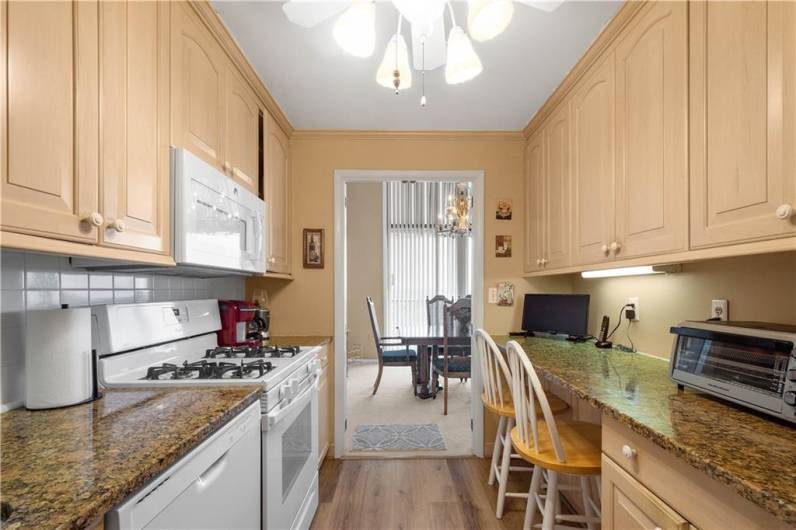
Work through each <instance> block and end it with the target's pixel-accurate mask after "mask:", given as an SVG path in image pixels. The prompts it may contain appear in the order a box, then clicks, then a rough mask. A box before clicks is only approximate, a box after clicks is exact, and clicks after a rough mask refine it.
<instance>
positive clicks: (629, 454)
mask: <svg viewBox="0 0 796 530" xmlns="http://www.w3.org/2000/svg"><path fill="white" fill-rule="evenodd" d="M637 454H638V452H637V451H636V450H635V449H633V448H632V447H630V446H629V445H627V444H625V445H623V446H622V455H623V456H624V457H625V458H627V459H628V460H633V459H634V458H636V455H637Z"/></svg>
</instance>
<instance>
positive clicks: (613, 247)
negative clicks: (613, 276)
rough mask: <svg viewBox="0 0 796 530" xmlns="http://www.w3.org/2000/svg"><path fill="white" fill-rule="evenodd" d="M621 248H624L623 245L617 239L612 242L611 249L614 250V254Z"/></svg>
mask: <svg viewBox="0 0 796 530" xmlns="http://www.w3.org/2000/svg"><path fill="white" fill-rule="evenodd" d="M620 250H622V245H621V244H620V243H618V242H616V241H614V242H613V243H611V251H612V252H613V253H614V254H618V253H619V251H620Z"/></svg>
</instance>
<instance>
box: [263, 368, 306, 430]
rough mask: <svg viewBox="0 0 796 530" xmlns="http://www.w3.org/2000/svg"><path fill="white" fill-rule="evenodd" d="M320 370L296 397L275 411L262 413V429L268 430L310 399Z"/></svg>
mask: <svg viewBox="0 0 796 530" xmlns="http://www.w3.org/2000/svg"><path fill="white" fill-rule="evenodd" d="M319 375H320V372H319V371H316V372H315V373H314V374H312V375H311V376H310V377H312V383H310V385H309V386H308V387H307V388H306V389H305V390H304V391H303V392H302V393H301V394H299V395H298V396H297V397H295V398H293V399H292V400H290V402H289V403H287V404H286V405H285V406H283V407H280V408H279V410H277V411H276V412H269V413H267V414H263V422H262V430H264V431H269V430H271V429H273V427H274V425H276V424H277V423H279V422H280V421H282V420H283V419H284V418H285V416H288V415H289V414H291V413H292V412H293V410H295V409H299V408H301V407H303V406H304V405H305V404H307V402H308V401H309V400H310V399H312V395H313V394H314V393H315V392H316V391H317V390H318V380H319V377H318V376H319Z"/></svg>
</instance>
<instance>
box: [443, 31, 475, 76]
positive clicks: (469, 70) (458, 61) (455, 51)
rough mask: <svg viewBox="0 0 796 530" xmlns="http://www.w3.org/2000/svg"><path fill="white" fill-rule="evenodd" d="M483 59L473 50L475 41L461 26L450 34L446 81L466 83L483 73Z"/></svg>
mask: <svg viewBox="0 0 796 530" xmlns="http://www.w3.org/2000/svg"><path fill="white" fill-rule="evenodd" d="M482 70H483V67H482V66H481V59H479V58H478V55H476V53H475V50H473V43H472V42H470V38H469V37H468V36H467V34H466V33H465V32H464V30H463V29H462V28H461V27H459V26H454V27H453V28H451V31H450V33H449V34H448V58H447V63H446V64H445V81H447V82H448V84H449V85H456V84H458V83H464V82H465V81H469V80H470V79H472V78H474V77H476V76H477V75H478V74H480V73H481V71H482Z"/></svg>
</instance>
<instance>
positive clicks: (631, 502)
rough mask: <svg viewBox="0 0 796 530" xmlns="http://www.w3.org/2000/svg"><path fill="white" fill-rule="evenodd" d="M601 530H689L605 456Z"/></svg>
mask: <svg viewBox="0 0 796 530" xmlns="http://www.w3.org/2000/svg"><path fill="white" fill-rule="evenodd" d="M602 489H603V492H602V494H603V499H602V528H603V530H689V529H691V528H693V527H692V526H691V525H690V524H689V522H688V521H686V520H685V519H683V518H682V517H681V516H680V515H679V514H678V513H677V512H675V511H674V510H672V509H671V508H670V507H669V506H668V505H667V504H666V503H664V502H663V501H662V500H661V499H659V498H658V497H656V496H655V494H654V493H652V492H651V491H650V490H648V489H647V488H645V487H644V486H643V485H642V484H641V483H640V482H638V481H637V480H636V479H634V478H633V477H631V476H630V475H629V474H628V473H627V472H626V471H624V470H623V469H622V468H620V467H619V466H618V465H616V464H615V463H614V461H613V460H611V459H610V458H608V457H607V456H606V455H603V457H602Z"/></svg>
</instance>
